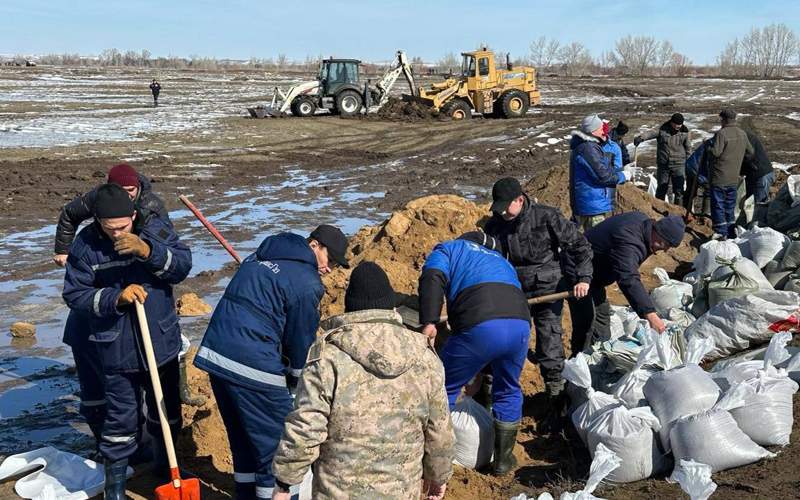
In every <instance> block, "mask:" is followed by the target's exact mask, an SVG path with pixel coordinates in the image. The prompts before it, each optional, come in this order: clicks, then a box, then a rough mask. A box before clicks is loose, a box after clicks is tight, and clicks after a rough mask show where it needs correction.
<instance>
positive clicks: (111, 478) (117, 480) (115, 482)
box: [103, 458, 128, 500]
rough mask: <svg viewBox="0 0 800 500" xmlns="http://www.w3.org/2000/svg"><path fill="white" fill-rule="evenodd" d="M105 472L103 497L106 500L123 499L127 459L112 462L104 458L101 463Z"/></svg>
mask: <svg viewBox="0 0 800 500" xmlns="http://www.w3.org/2000/svg"><path fill="white" fill-rule="evenodd" d="M103 468H104V469H105V472H106V485H105V489H104V490H103V498H105V499H106V500H125V498H126V497H125V480H126V479H127V478H126V474H125V473H126V471H127V469H128V459H127V458H123V459H122V460H117V461H116V462H112V461H110V460H106V461H105V462H104V464H103Z"/></svg>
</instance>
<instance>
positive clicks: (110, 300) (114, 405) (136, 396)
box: [63, 218, 192, 461]
mask: <svg viewBox="0 0 800 500" xmlns="http://www.w3.org/2000/svg"><path fill="white" fill-rule="evenodd" d="M143 226H144V227H136V228H135V229H134V232H135V233H137V234H138V236H139V237H140V238H141V239H142V240H144V241H145V242H146V243H147V244H148V245H149V246H150V249H151V252H150V257H149V258H148V259H147V260H141V259H138V258H134V257H132V256H128V255H125V256H123V255H119V254H117V252H116V251H115V250H114V243H113V241H111V239H110V238H108V237H107V236H106V235H105V233H103V231H102V229H101V228H100V226H99V223H97V222H95V223H93V224H92V225H90V226H88V227H86V228H85V229H84V230H83V231H81V232H80V233H79V234H78V236H77V238H76V239H75V242H74V243H73V245H72V248H71V249H70V253H69V258H68V259H67V272H66V276H65V278H64V293H63V297H64V300H65V301H66V303H67V305H68V306H69V307H70V309H72V310H73V311H75V314H79V315H82V316H84V317H87V318H88V323H89V332H90V334H89V337H88V341H89V342H90V343H91V344H92V345H93V346H94V348H95V349H96V353H97V359H99V364H100V366H101V367H102V373H103V385H104V396H105V400H106V405H107V410H106V415H105V418H104V420H103V425H102V431H101V439H100V452H101V453H102V454H103V456H104V457H105V458H106V459H107V460H110V461H117V460H121V459H124V458H127V457H129V456H130V455H132V454H133V453H134V452H135V451H136V448H137V443H138V437H139V435H140V428H141V421H142V415H143V411H142V410H143V403H142V393H144V395H145V397H146V399H147V409H148V411H147V421H148V431H150V433H151V434H153V436H154V437H156V438H157V439H160V435H161V434H160V432H161V429H160V426H159V423H158V413H157V407H156V404H155V400H154V398H153V395H152V388H151V386H150V380H149V376H148V375H147V371H146V362H145V360H144V350H143V348H142V345H141V334H140V332H139V327H138V320H137V318H136V313H135V310H134V308H133V306H125V307H122V308H118V307H117V300H118V298H119V296H120V294H121V293H122V290H123V289H124V288H125V287H126V286H128V285H131V284H139V285H142V286H143V287H144V288H145V290H147V293H148V295H147V300H146V301H145V304H144V308H145V311H146V313H147V322H148V326H149V327H150V334H151V336H152V340H153V349H154V351H155V356H156V361H157V363H158V366H159V372H160V373H161V376H162V377H161V383H162V386H163V389H164V398H165V402H166V407H167V417H168V419H169V420H170V425H171V426H173V429H174V430H176V431H177V430H178V429H180V399H179V396H178V383H179V381H178V379H179V376H178V359H177V356H178V351H179V349H180V347H181V334H180V327H179V326H178V316H177V314H176V312H175V306H174V298H173V293H172V285H174V284H177V283H180V282H181V281H183V280H184V279H185V278H186V276H187V275H188V274H189V270H190V269H191V267H192V254H191V251H190V250H189V247H187V246H186V245H184V244H183V243H181V242H180V240H179V239H178V236H177V235H176V234H175V232H174V231H173V230H172V228H171V227H169V226H168V225H166V224H165V223H164V222H163V221H161V220H160V219H158V218H151V219H150V220H148V221H147V222H145V223H144V224H143ZM91 359H92V360H94V358H91Z"/></svg>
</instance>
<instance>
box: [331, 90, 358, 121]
mask: <svg viewBox="0 0 800 500" xmlns="http://www.w3.org/2000/svg"><path fill="white" fill-rule="evenodd" d="M362 107H363V102H362V100H361V95H360V94H359V93H358V92H356V91H355V90H343V91H341V92H339V95H337V96H336V111H337V114H339V115H341V116H352V115H355V114H358V113H360V112H361V108H362Z"/></svg>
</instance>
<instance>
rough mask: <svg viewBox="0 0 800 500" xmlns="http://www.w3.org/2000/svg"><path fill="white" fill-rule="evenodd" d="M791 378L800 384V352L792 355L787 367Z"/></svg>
mask: <svg viewBox="0 0 800 500" xmlns="http://www.w3.org/2000/svg"><path fill="white" fill-rule="evenodd" d="M785 370H786V373H787V375H789V378H790V379H792V380H794V381H795V382H797V383H798V384H800V352H798V353H797V354H795V355H794V356H792V358H791V359H790V360H789V362H788V363H786V367H785Z"/></svg>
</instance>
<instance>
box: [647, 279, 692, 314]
mask: <svg viewBox="0 0 800 500" xmlns="http://www.w3.org/2000/svg"><path fill="white" fill-rule="evenodd" d="M653 274H655V275H656V277H657V278H658V280H659V281H660V282H661V286H659V287H656V288H654V289H653V291H651V292H650V298H651V299H653V303H654V304H655V306H656V312H658V314H659V316H662V317H663V316H666V315H667V314H668V313H669V310H670V309H672V308H676V309H683V308H685V307H686V306H688V305H689V304H691V303H692V285H690V284H689V283H684V282H682V281H677V280H673V279H670V277H669V275H668V274H667V271H665V270H664V269H662V268H660V267H657V268H655V269H654V270H653Z"/></svg>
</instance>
